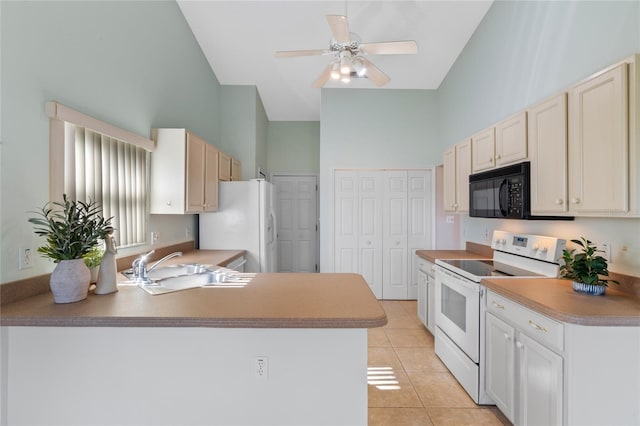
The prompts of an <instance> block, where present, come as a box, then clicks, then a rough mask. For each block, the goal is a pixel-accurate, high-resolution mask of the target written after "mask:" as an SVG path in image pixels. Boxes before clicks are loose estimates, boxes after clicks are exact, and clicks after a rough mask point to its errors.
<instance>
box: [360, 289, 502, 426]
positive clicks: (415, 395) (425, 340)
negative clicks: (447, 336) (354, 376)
mask: <svg viewBox="0 0 640 426" xmlns="http://www.w3.org/2000/svg"><path fill="white" fill-rule="evenodd" d="M380 304H381V305H382V307H383V308H384V310H385V311H386V313H387V318H388V320H389V323H388V324H387V325H386V326H384V327H381V328H373V329H369V373H368V382H369V425H370V426H383V425H384V426H405V425H406V426H422V425H436V426H440V425H456V426H458V425H497V426H501V425H510V423H509V421H508V420H507V419H506V418H505V417H504V416H503V415H502V413H500V411H498V409H496V408H495V407H493V406H479V405H476V404H475V403H474V402H473V400H472V399H471V398H470V397H469V395H467V393H466V392H465V391H464V389H462V387H461V386H460V385H459V384H458V382H457V381H456V379H455V378H454V377H453V376H452V375H451V373H449V371H448V370H447V367H445V366H444V364H442V362H441V361H440V359H439V358H438V357H437V356H436V354H435V353H434V351H433V336H432V335H431V333H430V332H429V331H428V330H427V329H426V328H425V327H424V325H422V323H421V322H420V321H419V320H418V316H417V313H416V312H417V305H416V301H415V300H413V301H390V300H382V301H380Z"/></svg>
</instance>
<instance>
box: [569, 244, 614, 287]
mask: <svg viewBox="0 0 640 426" xmlns="http://www.w3.org/2000/svg"><path fill="white" fill-rule="evenodd" d="M571 242H572V243H574V244H577V245H578V246H579V247H580V251H579V252H576V250H575V249H571V250H567V249H564V250H563V251H562V259H563V260H564V265H562V266H560V276H561V277H562V278H568V279H571V280H573V283H572V286H573V289H574V290H575V291H577V292H581V293H588V294H593V295H597V296H599V295H602V294H604V293H605V291H606V288H607V285H608V283H609V282H613V283H615V284H619V282H618V281H616V280H612V279H609V278H607V277H608V276H609V271H608V270H607V260H606V259H605V258H604V257H602V256H600V255H599V254H598V253H599V252H602V250H598V248H597V247H596V246H595V245H594V244H593V243H592V242H591V241H589V240H587V239H586V238H584V237H580V239H579V240H571Z"/></svg>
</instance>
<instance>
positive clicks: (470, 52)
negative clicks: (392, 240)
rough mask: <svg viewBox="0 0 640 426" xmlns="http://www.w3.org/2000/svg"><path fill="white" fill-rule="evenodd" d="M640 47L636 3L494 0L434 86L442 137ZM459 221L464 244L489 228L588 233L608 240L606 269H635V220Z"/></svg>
mask: <svg viewBox="0 0 640 426" xmlns="http://www.w3.org/2000/svg"><path fill="white" fill-rule="evenodd" d="M638 52H640V2H638V1H623V2H618V1H595V2H592V1H578V2H567V1H562V2H538V1H535V2H530V1H517V2H516V1H496V2H495V3H494V4H493V5H492V6H491V8H490V9H489V11H488V12H487V14H486V15H485V18H484V20H483V21H482V22H481V24H480V26H479V27H478V29H477V30H476V32H475V33H474V35H473V37H472V38H471V40H470V41H469V42H468V43H467V46H466V47H465V48H464V50H463V51H462V53H461V54H460V56H459V57H458V60H457V61H456V62H455V64H454V66H453V67H452V69H451V71H450V72H449V74H448V75H447V78H446V79H445V81H444V82H443V83H442V85H441V86H440V89H439V90H438V104H439V107H440V115H439V117H440V118H439V122H440V124H441V128H440V134H441V138H442V142H443V143H444V144H445V145H447V146H448V145H451V144H453V143H456V142H458V141H459V140H461V139H462V138H465V137H468V136H470V135H471V134H472V133H474V132H475V131H477V130H481V129H483V128H485V127H487V126H490V125H492V124H494V123H495V122H497V121H499V120H500V119H502V118H504V117H506V116H508V115H510V114H512V113H515V112H517V111H519V110H522V109H524V108H526V107H528V106H530V105H533V104H534V103H536V102H537V101H539V100H541V99H543V98H545V97H547V96H549V95H552V94H554V93H557V92H559V91H562V90H563V89H565V88H567V87H569V86H571V85H572V84H573V83H575V82H577V81H580V80H582V79H583V78H585V77H587V76H589V75H591V74H592V73H595V72H597V71H599V70H601V69H603V68H605V67H607V66H609V65H612V64H613V63H615V62H617V61H619V60H620V59H622V58H625V57H627V56H630V55H631V54H633V53H638ZM461 226H462V229H461V233H460V235H461V241H460V244H461V246H462V244H463V243H464V241H467V240H469V241H475V242H479V243H488V241H487V240H485V238H484V235H485V231H487V230H488V231H489V233H490V232H492V231H493V230H494V229H504V230H511V231H516V232H526V233H533V234H543V235H554V236H557V237H560V238H565V239H571V238H577V237H579V236H581V235H582V236H586V237H588V238H589V239H591V240H593V241H594V242H596V243H598V244H601V243H603V242H608V243H609V244H611V247H612V257H613V259H612V263H611V265H610V266H611V268H610V269H612V270H618V271H622V272H625V271H626V272H629V271H630V270H631V272H633V273H640V239H639V238H638V230H639V229H640V219H605V218H596V219H585V218H581V219H576V220H575V221H574V222H562V223H559V222H553V221H513V220H512V221H508V220H493V219H478V218H469V217H468V216H463V217H462V221H461ZM625 246H626V248H627V250H626V251H623V250H622V248H623V247H625ZM634 271H635V272H634ZM631 272H629V273H631Z"/></svg>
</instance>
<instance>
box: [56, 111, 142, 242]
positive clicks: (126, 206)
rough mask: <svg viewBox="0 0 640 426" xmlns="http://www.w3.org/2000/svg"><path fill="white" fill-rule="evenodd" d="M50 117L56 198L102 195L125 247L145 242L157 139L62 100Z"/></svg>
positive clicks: (116, 234)
mask: <svg viewBox="0 0 640 426" xmlns="http://www.w3.org/2000/svg"><path fill="white" fill-rule="evenodd" d="M47 111H48V112H49V117H50V144H51V146H50V157H51V158H50V163H51V167H50V169H51V170H50V174H51V176H50V182H51V183H50V199H51V200H52V201H57V200H60V199H61V198H62V194H67V195H68V196H69V197H70V198H72V199H77V200H85V201H88V200H89V199H91V200H94V201H97V202H98V203H100V204H101V205H102V209H103V214H104V216H105V217H109V216H113V218H114V220H113V225H114V228H115V231H114V237H115V239H116V241H117V243H118V246H119V247H124V246H131V245H136V244H143V243H145V235H146V222H147V215H148V209H147V206H148V203H147V189H148V186H149V185H148V173H147V171H148V169H149V160H150V159H149V153H150V151H151V150H152V149H153V141H151V140H149V139H146V138H142V137H141V136H138V135H135V134H133V133H129V132H127V131H125V130H122V129H119V128H117V127H114V126H111V125H109V124H107V123H103V122H101V121H99V120H96V119H94V118H92V117H89V116H86V115H84V114H82V113H79V112H77V111H74V110H72V109H70V108H67V107H65V106H64V105H61V104H59V103H56V102H49V103H48V104H47Z"/></svg>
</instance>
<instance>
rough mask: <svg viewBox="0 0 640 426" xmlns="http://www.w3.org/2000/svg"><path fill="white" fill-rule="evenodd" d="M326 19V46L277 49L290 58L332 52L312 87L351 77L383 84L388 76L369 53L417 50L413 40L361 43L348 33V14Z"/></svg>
mask: <svg viewBox="0 0 640 426" xmlns="http://www.w3.org/2000/svg"><path fill="white" fill-rule="evenodd" d="M327 22H328V23H329V27H330V28H331V33H332V34H333V39H332V40H331V43H330V44H329V48H328V49H316V50H288V51H278V52H276V58H290V57H294V56H314V55H332V56H333V59H332V60H331V62H330V63H329V65H327V67H326V68H325V69H324V71H322V73H321V74H320V76H319V77H318V78H317V79H316V80H315V81H314V82H313V84H312V86H313V87H315V88H320V87H322V86H324V85H325V84H326V83H327V81H329V79H333V80H341V81H342V82H344V83H348V82H349V81H350V80H351V77H360V78H368V79H369V80H371V81H373V83H374V84H375V85H376V86H384V85H385V84H387V83H388V82H389V81H391V79H390V78H389V76H387V75H386V74H385V73H384V72H382V71H381V70H380V69H379V68H378V67H376V66H375V65H374V64H373V63H372V62H371V61H370V60H368V59H367V58H366V56H368V55H398V54H414V53H417V52H418V45H417V44H416V42H415V41H413V40H410V41H388V42H382V43H361V42H360V39H359V37H358V36H357V35H356V34H353V33H350V32H349V24H348V22H347V17H346V16H342V15H327Z"/></svg>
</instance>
